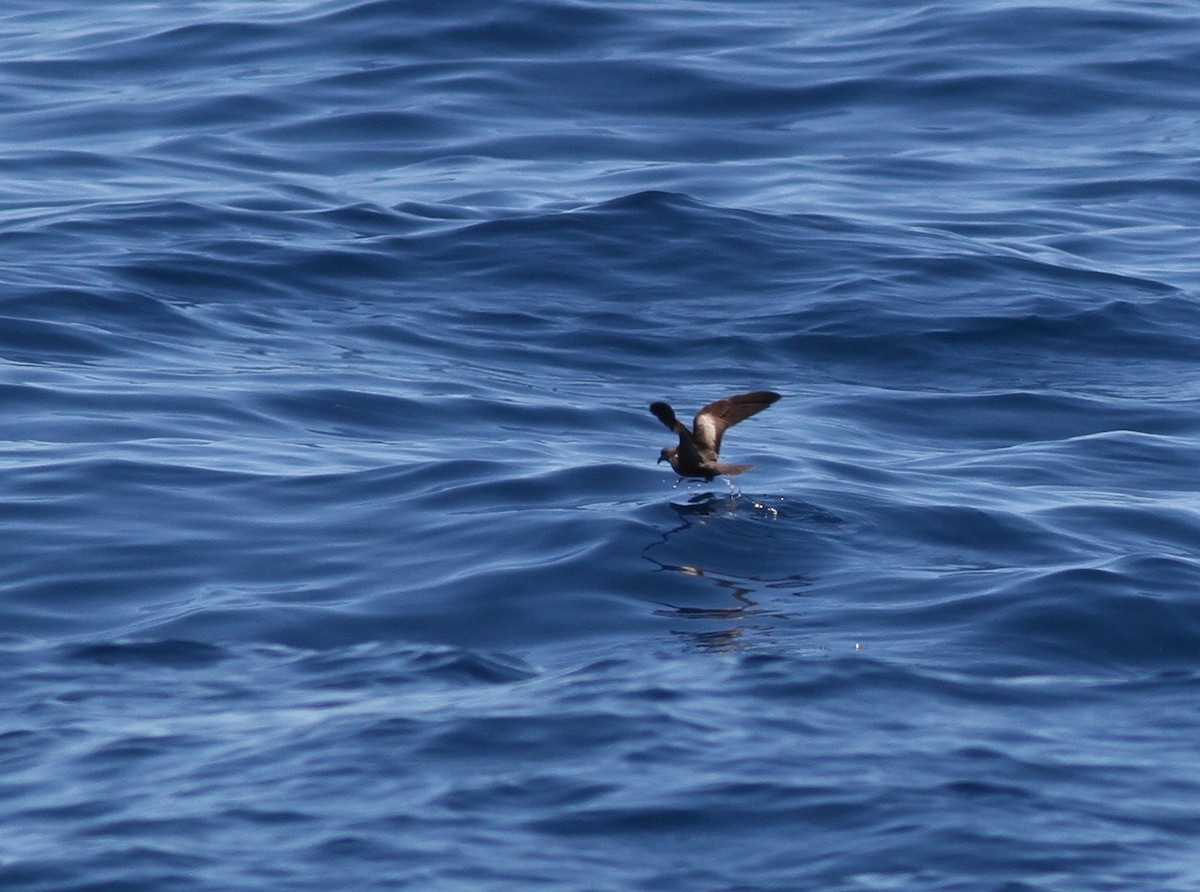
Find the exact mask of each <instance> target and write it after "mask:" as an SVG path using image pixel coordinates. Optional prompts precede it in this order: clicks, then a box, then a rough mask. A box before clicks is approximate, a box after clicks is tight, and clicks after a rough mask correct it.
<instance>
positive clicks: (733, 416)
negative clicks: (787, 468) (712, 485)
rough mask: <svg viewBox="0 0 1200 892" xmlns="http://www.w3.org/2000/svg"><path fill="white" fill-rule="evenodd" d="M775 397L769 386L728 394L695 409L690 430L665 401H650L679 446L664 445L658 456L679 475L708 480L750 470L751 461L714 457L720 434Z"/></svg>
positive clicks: (774, 399)
mask: <svg viewBox="0 0 1200 892" xmlns="http://www.w3.org/2000/svg"><path fill="white" fill-rule="evenodd" d="M777 399H779V394H777V393H774V392H772V391H770V390H756V391H754V392H753V393H739V394H737V395H736V396H727V397H725V399H723V400H717V401H716V402H714V403H709V404H708V405H707V406H705V407H704V408H703V409H701V410H700V411H699V412H697V413H696V418H695V419H694V420H693V421H692V429H691V430H690V431H689V430H688V429H687V428H686V427H684V426H683V424H682V423H681V422H680V421H679V419H678V418H676V417H675V412H674V410H673V409H672V408H671V407H670V406H668V405H667V404H666V403H651V404H650V411H651V413H653V415H654V417H655V418H657V419H658V420H659V421H661V422H662V423H663V424H664V425H666V427H667V429H668V430H671V431H674V432H675V433H676V434H678V435H679V446H678V447H676V448H671V447H669V446H668V447H667V448H665V449H663V451H662V452H660V453H659V456H658V460H659V461H660V462H661V461H666V462H669V463H670V465H671V468H672V469H673V470H674V471H675V473H676V474H678V475H679V476H680V477H702V478H704V479H705V480H707V481H711V480H712V479H713V478H714V477H716V476H717V475H718V474H740V473H742V472H743V471H748V470H750V468H751V467H753V465H730V464H724V463H722V462H720V461H718V460H717V459H718V458H719V457H720V453H721V437H722V436H723V435H724V434H725V431H726V429H727V428H730V427H733V425H735V424H737V423H738V422H739V421H744V420H745V419H747V418H749V417H750V416H751V415H754V414H756V413H758V412H761V411H762V410H763V409H765V408H767V406H769V405H771V403H773V402H775V401H776V400H777Z"/></svg>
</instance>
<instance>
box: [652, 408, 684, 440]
mask: <svg viewBox="0 0 1200 892" xmlns="http://www.w3.org/2000/svg"><path fill="white" fill-rule="evenodd" d="M650 411H651V413H653V415H654V417H655V418H657V419H658V420H659V421H661V422H662V423H663V424H665V425H666V426H667V430H670V431H674V432H675V433H677V434H679V435H680V436H681V437H682V436H683V435H684V434H689V433H690V431H689V430H688V429H687V428H686V427H684V426H683V425H682V424H680V422H679V419H678V418H676V417H675V410H674V409H672V408H671V407H670V406H668V405H667V404H666V403H651V404H650Z"/></svg>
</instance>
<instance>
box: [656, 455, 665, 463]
mask: <svg viewBox="0 0 1200 892" xmlns="http://www.w3.org/2000/svg"><path fill="white" fill-rule="evenodd" d="M662 463H663V457H662V456H661V455H660V456H659V457H658V461H656V462H655V464H656V465H661V464H662Z"/></svg>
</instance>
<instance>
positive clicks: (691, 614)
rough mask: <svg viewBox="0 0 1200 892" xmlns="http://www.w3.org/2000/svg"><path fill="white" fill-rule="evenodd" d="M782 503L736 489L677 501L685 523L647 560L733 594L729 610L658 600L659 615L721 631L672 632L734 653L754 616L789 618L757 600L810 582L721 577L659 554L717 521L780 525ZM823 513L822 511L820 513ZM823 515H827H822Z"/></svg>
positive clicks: (655, 545)
mask: <svg viewBox="0 0 1200 892" xmlns="http://www.w3.org/2000/svg"><path fill="white" fill-rule="evenodd" d="M783 501H784V500H783V499H782V498H774V499H758V498H753V497H749V496H744V495H743V494H742V493H741V492H740V491H738V490H737V489H736V488H732V487H731V490H730V491H729V492H727V493H717V492H703V493H698V494H694V495H691V496H689V497H688V498H687V499H686V500H683V501H678V500H674V501H671V502H670V503H669V507H670V508H671V510H672V511H674V512H675V513H676V514H677V515H678V516H679V518H680V521H681V523H679V524H678V525H677V526H674V527H672V528H671V529H668V530H666V531H664V532H663V533H662V534H661V539H659V540H658V541H657V542H652V543H651V544H649V545H647V546H646V547H645V548H644V549H642V556H643V557H644V558H645V559H646V560H648V561H650V562H651V563H652V564H654V565H655V566H657V567H658V569H659V570H660V571H663V572H670V573H682V574H683V575H685V576H691V577H695V578H698V579H706V580H708V581H710V582H711V583H712V584H713V585H714V586H715V587H716V588H718V589H721V590H723V591H725V592H727V593H728V596H729V603H728V605H727V606H723V607H691V606H685V605H680V604H672V603H669V602H666V601H658V602H657V603H658V604H659V605H660V606H659V609H658V610H656V611H655V614H656V615H658V616H668V617H678V618H681V619H687V620H715V621H717V622H718V623H719V624H720V625H721V627H720V628H717V629H708V630H703V631H701V630H695V629H686V630H684V629H672V630H671V631H672V633H673V634H676V635H680V636H682V637H685V638H687V639H688V640H689V641H690V642H691V643H692V644H693V645H694V646H696V647H699V648H701V649H703V650H715V651H730V650H736V649H738V648H739V647H740V641H739V639H741V637H742V635H743V632H744V629H745V623H746V621H747V620H748V619H749V618H750V617H753V618H754V619H755V620H756V621H762V620H764V619H768V618H770V617H772V616H775V617H777V618H781V619H782V618H784V616H785V614H783V613H780V612H772V611H768V610H763V609H761V608H760V605H759V602H758V601H757V600H755V599H754V598H753V597H752V595H753V594H754V593H755V592H756V591H762V590H764V589H768V588H788V589H796V588H802V587H805V586H807V585H809V584H810V581H809V580H808V579H806V578H805V577H803V576H800V575H788V576H785V577H783V578H778V579H767V578H763V577H760V576H755V575H745V576H739V575H736V574H731V573H726V572H718V571H715V570H713V569H711V568H709V567H705V566H701V565H700V564H698V563H672V562H669V561H665V560H662V559H660V558H659V557H657V556H656V555H655V551H656V550H658V549H661V548H662V547H663V546H666V545H668V544H670V542H671V540H672V539H673V538H675V537H676V536H678V535H679V534H681V533H683V532H685V531H686V530H688V529H693V528H695V527H698V526H707V525H708V524H709V523H711V522H713V521H714V520H715V519H724V518H745V519H747V520H758V521H768V522H770V521H777V520H779V519H780V517H781V509H782V507H783ZM817 510H819V509H817ZM822 513H823V512H822Z"/></svg>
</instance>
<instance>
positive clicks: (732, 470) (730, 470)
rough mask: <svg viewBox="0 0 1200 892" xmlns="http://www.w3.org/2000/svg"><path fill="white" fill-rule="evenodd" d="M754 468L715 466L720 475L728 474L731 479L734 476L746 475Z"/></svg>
mask: <svg viewBox="0 0 1200 892" xmlns="http://www.w3.org/2000/svg"><path fill="white" fill-rule="evenodd" d="M753 467H754V465H727V464H723V463H722V464H717V465H713V468H714V469H716V472H717V473H718V474H728V475H729V476H731V477H732V476H733V475H734V474H744V473H746V472H747V471H749V470H750V469H751V468H753Z"/></svg>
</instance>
